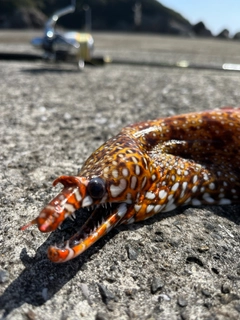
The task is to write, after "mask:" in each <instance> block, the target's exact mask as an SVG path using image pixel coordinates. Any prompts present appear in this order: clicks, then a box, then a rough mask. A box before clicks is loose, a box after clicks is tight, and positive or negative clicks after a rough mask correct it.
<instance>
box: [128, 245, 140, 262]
mask: <svg viewBox="0 0 240 320" xmlns="http://www.w3.org/2000/svg"><path fill="white" fill-rule="evenodd" d="M126 249H127V254H128V259H130V260H137V256H138V252H137V251H136V250H134V249H133V247H131V246H130V245H126Z"/></svg>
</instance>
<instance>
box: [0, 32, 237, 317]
mask: <svg viewBox="0 0 240 320" xmlns="http://www.w3.org/2000/svg"><path fill="white" fill-rule="evenodd" d="M8 37H12V38H11V39H10V40H11V41H15V44H16V47H15V45H14V44H13V43H11V41H9V40H8ZM28 37H29V34H24V33H22V34H20V33H19V34H18V35H17V36H16V34H14V33H7V34H4V33H2V34H0V39H2V40H1V43H0V51H4V50H5V51H7V49H15V50H18V49H19V50H20V51H24V50H28V51H29V50H30V47H29V46H28V45H27V40H28ZM95 38H96V51H97V53H98V54H100V53H101V54H105V53H109V54H111V55H112V56H113V57H114V56H115V57H121V58H123V57H124V58H126V59H136V60H139V61H141V59H142V60H143V61H144V60H145V61H152V60H154V61H168V62H169V61H179V60H183V59H188V60H189V61H191V62H198V63H212V64H218V63H223V62H235V63H240V53H239V52H240V51H239V44H236V43H234V42H230V41H217V40H211V41H209V40H194V39H176V38H167V37H157V36H151V37H150V36H149V37H147V36H142V37H140V36H133V35H104V34H96V35H95ZM239 77H240V73H234V72H224V71H222V72H220V71H206V70H189V69H175V68H151V67H146V66H145V67H144V66H143V67H141V66H127V65H117V66H116V65H108V66H104V67H96V68H95V67H88V68H86V69H85V70H84V71H83V72H78V71H76V70H75V68H74V67H72V66H50V65H45V64H43V63H34V62H32V63H27V62H17V61H16V62H4V61H0V100H1V102H0V115H1V116H0V123H1V125H0V138H1V151H0V176H1V181H0V196H1V209H0V210H1V212H0V292H1V298H0V308H1V311H0V315H1V317H2V319H14V320H23V319H32V320H33V319H40V320H43V319H44V320H48V319H49V320H50V319H61V320H75V319H89V320H90V319H91V320H93V319H96V320H97V319H98V320H100V319H101V320H102V319H106V320H108V319H121V320H125V319H173V320H174V319H186V320H187V319H208V320H210V319H219V320H220V319H221V320H222V319H239V318H240V260H239V258H240V249H239V241H240V234H239V223H240V216H239V208H240V207H239V206H217V207H210V206H209V207H201V208H191V207H189V208H179V209H177V210H175V211H173V212H171V213H169V214H159V215H158V216H156V217H155V218H153V219H150V220H149V221H145V222H142V223H138V224H133V225H130V226H127V227H126V226H123V227H118V228H116V229H115V230H113V231H112V232H111V233H110V234H109V235H108V236H106V237H105V238H103V239H101V240H100V241H99V242H98V243H96V245H94V246H93V247H91V248H90V249H89V250H88V251H87V252H85V253H84V254H82V255H81V256H80V257H78V258H76V259H74V260H72V261H70V262H67V263H65V264H57V265H56V264H53V263H51V262H50V261H49V260H48V259H47V257H46V249H47V247H48V246H49V245H50V244H54V243H57V242H59V241H61V239H62V237H65V238H69V237H70V235H71V234H72V233H73V232H74V230H73V229H77V228H78V227H79V225H80V224H81V223H82V221H83V219H84V217H81V215H80V214H79V213H78V216H77V217H78V221H77V222H76V223H75V224H74V223H73V222H72V221H66V223H65V224H64V225H63V228H62V230H61V231H60V230H58V231H56V232H54V233H52V234H50V235H49V234H41V233H40V232H39V231H38V229H37V228H36V227H31V228H29V229H28V230H26V231H25V232H21V231H19V230H18V228H19V227H20V226H21V225H23V224H25V223H26V222H28V221H29V220H31V219H32V218H34V217H35V216H36V215H37V214H38V212H39V211H40V209H41V208H42V207H43V206H44V205H45V204H46V203H47V202H48V201H49V200H50V199H51V198H52V197H54V196H55V195H56V194H57V192H58V191H59V190H60V186H59V187H57V188H53V187H52V185H51V183H52V181H53V179H54V178H55V177H57V176H58V175H61V174H68V175H74V174H76V172H77V170H78V168H79V167H81V165H82V164H83V162H84V160H85V159H86V157H87V156H88V155H90V154H91V153H92V152H93V151H94V150H95V149H96V148H97V147H98V146H99V145H100V144H102V143H103V142H104V141H105V140H106V139H108V138H109V137H111V136H113V135H115V134H116V133H117V132H118V131H119V130H120V129H121V128H122V127H123V126H125V125H127V124H129V123H134V122H137V121H140V120H145V119H153V118H156V117H161V116H169V115H173V114H179V113H184V112H189V111H200V110H204V109H213V108H216V107H221V106H225V105H231V106H239V96H240V89H239ZM233 161H234V159H233Z"/></svg>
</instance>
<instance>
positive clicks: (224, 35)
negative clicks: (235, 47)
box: [217, 29, 229, 39]
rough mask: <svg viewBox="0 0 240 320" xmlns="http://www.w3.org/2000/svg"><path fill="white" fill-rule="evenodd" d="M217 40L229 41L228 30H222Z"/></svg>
mask: <svg viewBox="0 0 240 320" xmlns="http://www.w3.org/2000/svg"><path fill="white" fill-rule="evenodd" d="M217 38H219V39H229V30H227V29H224V30H222V31H221V32H220V33H219V34H218V35H217Z"/></svg>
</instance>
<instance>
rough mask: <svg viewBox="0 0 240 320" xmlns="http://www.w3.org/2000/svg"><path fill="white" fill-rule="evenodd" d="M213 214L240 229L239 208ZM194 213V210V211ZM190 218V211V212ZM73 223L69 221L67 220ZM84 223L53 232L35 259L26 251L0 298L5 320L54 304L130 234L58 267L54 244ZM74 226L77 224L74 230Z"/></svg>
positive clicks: (214, 209)
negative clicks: (92, 261)
mask: <svg viewBox="0 0 240 320" xmlns="http://www.w3.org/2000/svg"><path fill="white" fill-rule="evenodd" d="M187 208H188V209H192V212H190V214H195V213H194V211H195V209H194V208H193V207H179V208H177V209H176V210H174V211H172V212H167V213H162V214H159V215H156V216H154V217H153V218H150V219H148V220H146V221H142V222H139V223H135V224H132V225H131V231H132V230H137V229H139V228H141V227H142V226H144V225H146V224H147V225H151V224H154V223H155V222H156V221H161V220H163V219H166V218H168V217H173V216H177V215H179V214H182V213H184V211H185V210H186V209H187ZM204 208H206V209H208V210H209V211H211V212H212V213H214V214H216V215H219V216H221V217H224V218H226V219H228V220H230V221H233V222H234V223H235V224H237V225H240V216H239V208H240V207H239V206H237V205H235V206H234V205H233V206H230V205H229V206H224V207H217V206H216V207H214V206H211V207H204ZM190 211H191V210H190ZM188 214H189V210H188ZM67 220H69V219H67ZM80 220H81V222H80V223H79V222H72V221H66V222H64V224H63V228H62V230H57V231H55V232H53V233H52V234H51V235H50V236H49V238H48V239H47V240H46V241H45V242H44V243H43V244H42V245H41V246H40V247H39V248H38V250H37V252H36V255H35V257H33V258H31V257H29V256H28V254H27V251H26V249H23V250H22V252H21V255H20V259H21V261H22V263H23V264H24V266H25V269H24V270H23V271H22V273H21V274H20V275H19V276H18V277H17V278H16V279H15V280H14V281H13V282H12V283H11V284H10V285H9V286H8V288H7V289H6V290H5V292H4V293H3V295H2V296H1V297H0V309H2V310H4V311H5V313H4V317H6V316H7V315H8V314H9V313H11V312H12V311H13V310H14V309H16V308H18V307H20V306H21V305H23V304H24V303H28V304H30V305H33V306H41V305H42V304H44V303H45V302H46V301H48V300H50V299H51V298H52V297H53V296H54V295H55V294H56V293H57V292H58V291H59V290H60V289H61V288H62V287H63V286H64V285H65V284H66V283H67V282H68V281H70V280H71V279H72V278H74V276H75V275H76V274H77V272H78V271H79V270H81V268H82V267H83V266H84V264H85V262H86V261H87V260H89V258H90V257H91V256H92V255H93V254H95V253H97V252H98V251H99V249H101V248H102V247H103V246H104V244H105V243H106V242H107V241H109V240H110V239H111V238H113V237H114V236H115V235H116V234H118V233H119V232H121V231H122V230H128V229H129V228H130V227H129V225H122V226H119V227H117V228H115V229H114V230H112V231H111V232H110V233H109V234H108V235H107V236H105V237H104V238H102V239H100V240H99V241H98V242H97V243H96V244H94V245H93V246H92V247H90V248H89V249H88V250H87V251H86V252H84V253H83V254H81V256H79V257H77V258H76V259H73V260H70V261H68V262H66V263H63V264H54V263H52V262H50V261H49V260H48V258H47V255H46V251H47V248H48V246H49V245H50V244H53V243H58V242H60V241H61V240H60V239H62V236H63V235H64V237H65V238H67V239H68V238H69V237H70V236H71V235H69V234H70V233H71V234H73V233H74V232H73V230H72V229H76V230H77V228H78V225H79V224H81V223H82V220H83V219H82V218H81V219H80ZM71 224H74V226H72V225H71Z"/></svg>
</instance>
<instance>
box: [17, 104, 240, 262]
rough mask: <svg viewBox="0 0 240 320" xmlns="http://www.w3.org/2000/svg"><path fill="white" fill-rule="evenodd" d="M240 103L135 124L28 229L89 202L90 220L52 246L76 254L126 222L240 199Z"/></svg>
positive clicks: (56, 257) (57, 253)
mask: <svg viewBox="0 0 240 320" xmlns="http://www.w3.org/2000/svg"><path fill="white" fill-rule="evenodd" d="M239 146H240V108H238V109H234V108H230V107H229V108H223V109H216V110H212V111H204V112H198V113H189V114H183V115H176V116H172V117H168V118H160V119H157V120H151V121H146V122H140V123H137V124H134V125H130V126H127V127H125V128H123V129H122V131H121V132H120V133H119V134H118V135H117V136H115V137H113V138H111V139H110V140H108V141H107V142H106V143H104V144H103V145H102V146H101V147H100V148H99V149H97V150H96V151H95V152H93V154H92V155H91V156H90V157H89V158H88V159H87V160H86V162H85V164H84V165H83V167H82V169H81V170H80V172H79V173H78V175H77V176H60V177H59V178H57V179H56V180H55V181H54V182H53V185H54V186H55V185H56V184H58V183H61V184H63V190H62V191H61V192H60V194H58V195H57V196H56V197H55V198H54V199H53V200H52V201H51V202H50V203H49V204H48V205H47V206H46V207H45V208H44V209H43V210H42V211H41V212H40V214H39V216H38V217H37V218H35V219H34V220H32V221H31V222H30V223H28V224H26V225H25V226H23V227H21V229H22V230H25V229H26V228H28V227H29V226H30V225H32V224H37V225H38V228H39V230H40V231H41V232H49V231H53V230H55V229H56V228H57V227H59V226H60V225H61V224H62V222H63V221H64V220H65V219H66V218H67V217H71V216H75V213H74V212H75V211H76V210H78V209H81V208H86V209H88V212H89V218H88V219H87V221H86V223H85V224H84V225H83V226H82V227H81V229H80V230H79V231H78V232H77V233H76V234H75V235H74V236H73V237H72V238H70V239H69V240H68V241H65V242H64V243H62V244H59V245H58V246H51V247H49V249H48V257H49V259H50V260H51V261H53V262H64V261H67V260H70V259H72V258H74V257H76V256H78V255H79V254H81V253H82V252H83V251H85V250H86V249H87V248H89V247H90V246H91V245H92V244H93V243H95V242H96V241H97V240H98V239H100V238H101V237H102V236H104V235H105V234H106V233H108V232H109V231H110V230H111V229H112V228H113V227H115V226H116V225H119V224H121V223H132V222H135V221H140V220H145V219H147V218H149V217H151V216H153V215H155V214H157V213H159V212H166V211H171V210H173V209H175V208H176V207H177V206H182V205H193V206H198V205H204V204H206V205H212V204H213V205H225V204H232V203H239V202H240V148H239Z"/></svg>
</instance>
